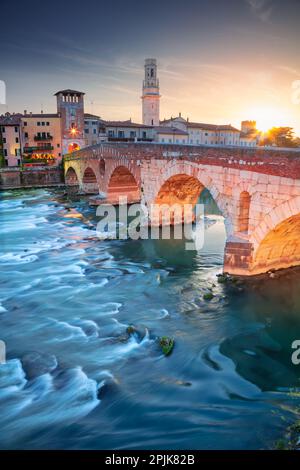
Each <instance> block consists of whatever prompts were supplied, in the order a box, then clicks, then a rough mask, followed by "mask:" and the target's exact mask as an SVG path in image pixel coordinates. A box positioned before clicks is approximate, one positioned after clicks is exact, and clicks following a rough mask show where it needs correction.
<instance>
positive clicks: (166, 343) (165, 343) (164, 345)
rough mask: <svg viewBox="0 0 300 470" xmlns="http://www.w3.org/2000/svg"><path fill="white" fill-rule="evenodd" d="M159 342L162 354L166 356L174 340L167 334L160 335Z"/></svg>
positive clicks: (169, 352)
mask: <svg viewBox="0 0 300 470" xmlns="http://www.w3.org/2000/svg"><path fill="white" fill-rule="evenodd" d="M159 344H160V347H161V349H162V352H163V353H164V355H165V356H168V355H169V354H171V352H172V350H173V348H174V344H175V342H174V339H173V338H169V337H168V336H162V337H161V338H160V340H159Z"/></svg>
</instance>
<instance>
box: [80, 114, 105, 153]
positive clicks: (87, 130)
mask: <svg viewBox="0 0 300 470" xmlns="http://www.w3.org/2000/svg"><path fill="white" fill-rule="evenodd" d="M84 137H85V145H86V146H87V147H89V146H90V145H96V144H99V143H100V142H106V140H107V135H106V129H105V121H103V120H102V119H101V118H100V116H96V115H95V114H89V113H84Z"/></svg>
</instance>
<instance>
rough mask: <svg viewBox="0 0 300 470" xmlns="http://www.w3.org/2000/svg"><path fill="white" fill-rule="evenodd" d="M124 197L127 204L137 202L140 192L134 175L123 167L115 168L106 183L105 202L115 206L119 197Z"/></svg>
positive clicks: (139, 198)
mask: <svg viewBox="0 0 300 470" xmlns="http://www.w3.org/2000/svg"><path fill="white" fill-rule="evenodd" d="M122 196H126V197H127V201H128V203H133V202H139V201H140V200H141V191H140V188H139V184H138V181H137V180H136V178H135V176H134V174H133V172H132V171H130V169H129V168H128V167H127V166H125V165H122V164H121V165H118V166H116V167H115V168H114V169H113V170H112V171H111V174H110V175H109V178H108V183H107V202H110V203H112V204H117V203H118V202H119V197H122Z"/></svg>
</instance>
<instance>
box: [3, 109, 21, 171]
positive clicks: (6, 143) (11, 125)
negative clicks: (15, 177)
mask: <svg viewBox="0 0 300 470" xmlns="http://www.w3.org/2000/svg"><path fill="white" fill-rule="evenodd" d="M0 141H1V153H2V163H3V165H4V166H20V164H21V145H22V136H21V114H9V113H6V114H5V115H4V116H1V117H0Z"/></svg>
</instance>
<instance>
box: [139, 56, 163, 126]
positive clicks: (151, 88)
mask: <svg viewBox="0 0 300 470" xmlns="http://www.w3.org/2000/svg"><path fill="white" fill-rule="evenodd" d="M159 99H160V94H159V81H158V78H157V64H156V59H146V60H145V79H144V81H143V96H142V103H143V124H145V125H146V126H159Z"/></svg>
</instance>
